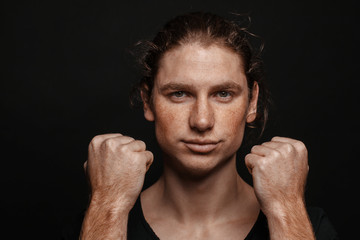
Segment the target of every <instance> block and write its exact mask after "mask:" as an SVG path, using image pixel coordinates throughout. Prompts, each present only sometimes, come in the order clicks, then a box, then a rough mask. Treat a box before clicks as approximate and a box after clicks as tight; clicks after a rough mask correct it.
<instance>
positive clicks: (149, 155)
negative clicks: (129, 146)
mask: <svg viewBox="0 0 360 240" xmlns="http://www.w3.org/2000/svg"><path fill="white" fill-rule="evenodd" d="M145 154H146V155H147V156H146V159H147V160H146V171H148V170H149V168H150V166H151V164H152V163H153V161H154V154H153V153H152V152H150V151H145Z"/></svg>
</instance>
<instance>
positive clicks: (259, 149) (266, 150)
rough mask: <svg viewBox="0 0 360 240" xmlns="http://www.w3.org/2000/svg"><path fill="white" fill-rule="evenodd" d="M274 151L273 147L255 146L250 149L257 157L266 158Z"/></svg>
mask: <svg viewBox="0 0 360 240" xmlns="http://www.w3.org/2000/svg"><path fill="white" fill-rule="evenodd" d="M273 151H274V148H273V147H268V146H266V145H264V144H263V145H255V146H253V147H252V148H251V153H253V154H256V155H259V156H263V157H265V156H267V155H269V154H271V152H273Z"/></svg>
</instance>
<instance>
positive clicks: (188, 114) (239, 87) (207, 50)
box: [151, 44, 249, 161]
mask: <svg viewBox="0 0 360 240" xmlns="http://www.w3.org/2000/svg"><path fill="white" fill-rule="evenodd" d="M152 100H153V101H152V108H151V111H152V113H153V115H154V120H155V130H156V136H157V140H158V142H159V145H160V147H161V148H162V150H163V151H164V152H167V154H168V155H171V154H172V155H174V156H175V155H176V156H175V158H177V159H180V158H181V156H183V155H184V154H185V155H186V156H188V157H189V156H190V155H191V154H192V155H191V156H199V154H197V153H200V152H201V153H202V154H201V156H204V155H206V156H214V158H213V159H220V158H224V157H226V156H227V157H228V156H229V155H234V154H235V152H236V151H237V149H238V148H239V147H240V145H241V142H242V138H243V134H244V127H245V121H246V120H245V119H246V114H247V111H248V106H249V99H248V86H247V80H246V76H245V74H244V71H243V67H242V61H241V59H240V57H239V56H238V55H237V54H236V53H234V52H232V51H230V50H228V49H226V48H224V47H219V46H217V45H211V46H208V47H202V46H200V45H198V44H192V45H185V46H181V47H177V48H175V49H173V50H170V51H168V52H167V53H165V55H164V56H163V58H162V59H161V61H160V66H159V69H158V74H157V77H156V79H155V82H154V88H153V92H152ZM189 142H190V143H191V144H192V145H191V146H193V145H194V144H193V143H195V145H196V144H197V145H201V146H195V147H194V148H193V149H191V148H190V150H191V151H189V149H188V148H186V146H188V145H189V144H188V143H189ZM205 143H210V145H211V144H213V145H214V146H215V147H214V148H212V147H211V146H203V145H206V144H205ZM207 147H208V148H207ZM204 149H205V150H204ZM206 149H210V150H211V151H210V150H209V151H208V152H206ZM196 151H199V152H196ZM194 152H195V153H194ZM215 155H216V156H215ZM214 161H215V160H214Z"/></svg>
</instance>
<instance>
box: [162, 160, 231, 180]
mask: <svg viewBox="0 0 360 240" xmlns="http://www.w3.org/2000/svg"><path fill="white" fill-rule="evenodd" d="M232 159H233V156H231V157H226V158H219V156H211V155H203V154H190V155H187V156H183V157H181V158H180V157H177V158H167V160H166V161H167V163H164V164H166V165H168V166H169V167H170V168H173V169H172V171H173V172H175V173H177V174H178V175H180V176H181V177H182V178H186V179H188V180H201V179H204V178H207V177H208V176H210V175H212V174H213V173H214V172H216V171H218V170H219V169H221V168H222V167H224V166H225V165H226V164H229V163H230V162H231V160H232ZM234 164H235V163H234Z"/></svg>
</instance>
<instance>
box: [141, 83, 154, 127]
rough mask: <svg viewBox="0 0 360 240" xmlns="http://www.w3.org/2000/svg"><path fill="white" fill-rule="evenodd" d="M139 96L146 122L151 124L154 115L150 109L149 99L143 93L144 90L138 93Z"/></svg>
mask: <svg viewBox="0 0 360 240" xmlns="http://www.w3.org/2000/svg"><path fill="white" fill-rule="evenodd" d="M145 88H147V87H145ZM140 95H141V99H142V102H143V105H144V117H145V119H146V120H148V121H150V122H152V121H154V120H155V115H154V112H153V111H152V108H151V103H150V101H151V100H150V97H149V96H148V94H147V93H146V92H145V90H144V89H142V90H141V91H140Z"/></svg>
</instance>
